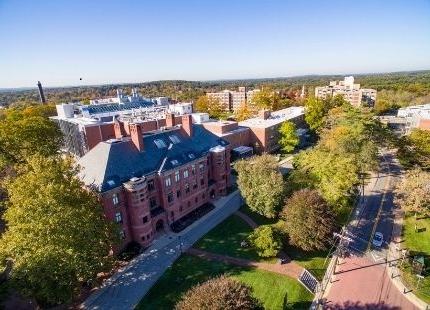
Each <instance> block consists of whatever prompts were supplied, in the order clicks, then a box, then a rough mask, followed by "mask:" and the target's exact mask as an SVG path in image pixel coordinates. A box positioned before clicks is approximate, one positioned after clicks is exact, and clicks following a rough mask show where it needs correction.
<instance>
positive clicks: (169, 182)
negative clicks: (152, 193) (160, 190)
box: [164, 176, 172, 187]
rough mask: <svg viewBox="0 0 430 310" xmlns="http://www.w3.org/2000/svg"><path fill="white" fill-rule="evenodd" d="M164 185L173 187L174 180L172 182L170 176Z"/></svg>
mask: <svg viewBox="0 0 430 310" xmlns="http://www.w3.org/2000/svg"><path fill="white" fill-rule="evenodd" d="M164 183H165V184H166V186H167V187H169V186H170V185H172V180H170V176H169V177H167V178H165V179H164Z"/></svg>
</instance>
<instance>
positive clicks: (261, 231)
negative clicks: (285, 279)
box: [248, 225, 282, 257]
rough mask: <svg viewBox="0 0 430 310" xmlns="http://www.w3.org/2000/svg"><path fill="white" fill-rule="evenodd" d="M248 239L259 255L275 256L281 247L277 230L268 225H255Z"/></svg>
mask: <svg viewBox="0 0 430 310" xmlns="http://www.w3.org/2000/svg"><path fill="white" fill-rule="evenodd" d="M248 240H249V242H250V243H251V245H252V246H253V247H254V248H255V249H256V250H257V254H258V255H259V256H261V257H275V256H276V255H278V253H279V251H280V250H281V248H282V241H281V238H280V236H279V234H278V232H277V231H276V229H275V228H273V227H272V226H270V225H262V226H259V227H257V228H256V229H255V230H254V231H253V232H252V233H251V234H250V235H249V236H248Z"/></svg>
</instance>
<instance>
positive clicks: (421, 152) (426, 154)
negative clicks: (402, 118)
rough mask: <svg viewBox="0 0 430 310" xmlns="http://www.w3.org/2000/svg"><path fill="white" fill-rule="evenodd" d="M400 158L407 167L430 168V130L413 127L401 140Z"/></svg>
mask: <svg viewBox="0 0 430 310" xmlns="http://www.w3.org/2000/svg"><path fill="white" fill-rule="evenodd" d="M398 155H399V159H400V161H401V162H402V164H403V165H405V166H406V167H412V166H419V167H421V168H423V169H426V170H429V169H430V131H428V130H422V129H413V130H412V132H411V133H410V135H409V136H404V137H402V138H401V139H400V141H399V151H398Z"/></svg>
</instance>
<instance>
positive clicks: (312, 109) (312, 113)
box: [305, 97, 327, 131]
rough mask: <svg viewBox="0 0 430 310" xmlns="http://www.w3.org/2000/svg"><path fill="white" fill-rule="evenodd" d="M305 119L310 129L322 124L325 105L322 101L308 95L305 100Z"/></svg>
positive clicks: (315, 128) (316, 128) (319, 126)
mask: <svg viewBox="0 0 430 310" xmlns="http://www.w3.org/2000/svg"><path fill="white" fill-rule="evenodd" d="M305 109H306V113H305V121H306V123H307V124H308V125H309V128H310V129H312V130H315V131H317V130H319V129H320V128H321V127H322V126H323V124H324V116H325V115H326V113H327V111H326V107H325V105H324V101H323V100H321V99H319V98H315V97H310V98H308V99H306V101H305Z"/></svg>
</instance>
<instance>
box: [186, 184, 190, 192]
mask: <svg viewBox="0 0 430 310" xmlns="http://www.w3.org/2000/svg"><path fill="white" fill-rule="evenodd" d="M189 192H190V184H188V183H187V184H185V193H186V194H188V193H189Z"/></svg>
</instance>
